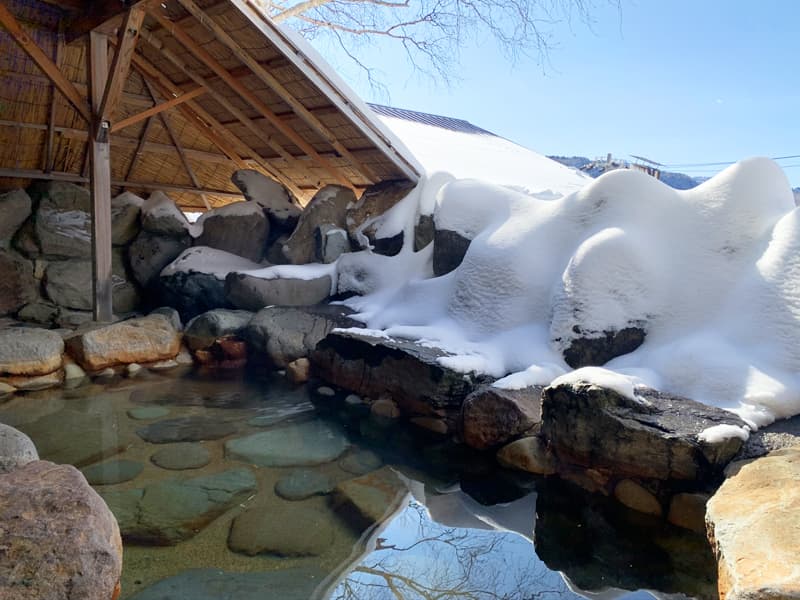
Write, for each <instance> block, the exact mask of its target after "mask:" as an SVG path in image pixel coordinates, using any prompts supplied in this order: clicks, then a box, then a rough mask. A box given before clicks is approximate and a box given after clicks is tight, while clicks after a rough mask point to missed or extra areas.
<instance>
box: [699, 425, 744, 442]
mask: <svg viewBox="0 0 800 600" xmlns="http://www.w3.org/2000/svg"><path fill="white" fill-rule="evenodd" d="M749 437H750V431H749V430H748V429H746V428H744V427H739V426H738V425H724V424H723V425H714V426H713V427H709V428H708V429H704V430H703V431H701V432H700V433H698V434H697V439H698V440H700V441H701V442H706V443H708V444H718V443H720V442H724V441H725V440H729V439H731V438H739V439H740V440H742V441H743V442H746V441H747V438H749Z"/></svg>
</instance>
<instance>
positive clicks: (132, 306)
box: [111, 275, 142, 315]
mask: <svg viewBox="0 0 800 600" xmlns="http://www.w3.org/2000/svg"><path fill="white" fill-rule="evenodd" d="M111 301H112V304H113V307H114V313H115V314H118V315H124V314H130V313H134V312H136V310H137V309H138V308H139V306H140V305H141V303H142V297H141V296H140V294H139V288H137V287H136V284H134V283H133V282H132V281H128V280H126V279H123V278H121V277H119V276H118V275H112V277H111Z"/></svg>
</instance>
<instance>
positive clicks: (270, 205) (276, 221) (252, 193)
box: [231, 169, 302, 262]
mask: <svg viewBox="0 0 800 600" xmlns="http://www.w3.org/2000/svg"><path fill="white" fill-rule="evenodd" d="M231 181H233V183H234V185H235V186H236V187H238V188H239V189H240V190H242V193H243V194H244V195H245V198H247V200H248V201H252V202H257V203H258V204H259V205H260V206H262V207H263V208H264V210H265V211H266V212H267V217H268V218H269V223H270V226H271V228H272V229H273V231H274V233H275V234H276V237H278V236H280V235H283V234H287V235H291V233H292V231H294V229H295V227H296V226H297V221H298V220H299V219H300V214H301V212H302V209H301V208H300V207H299V206H298V205H297V203H296V201H294V199H293V198H292V196H291V194H290V193H289V191H288V190H287V189H286V188H285V187H283V186H282V185H281V184H280V183H278V182H277V181H274V180H272V179H269V178H267V177H265V176H264V175H262V174H261V173H259V172H258V171H254V170H252V169H240V170H239V171H236V172H234V174H233V175H232V176H231ZM270 262H273V261H271V260H270Z"/></svg>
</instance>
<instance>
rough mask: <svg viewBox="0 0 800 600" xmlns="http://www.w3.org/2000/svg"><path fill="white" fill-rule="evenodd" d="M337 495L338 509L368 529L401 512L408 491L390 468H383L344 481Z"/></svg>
mask: <svg viewBox="0 0 800 600" xmlns="http://www.w3.org/2000/svg"><path fill="white" fill-rule="evenodd" d="M333 493H334V504H335V506H336V507H337V510H338V511H340V512H342V513H344V515H345V517H346V518H348V519H350V520H351V521H353V522H354V523H355V525H356V526H357V527H359V528H363V529H366V528H368V527H371V526H372V525H374V524H375V523H380V522H381V521H383V520H384V519H385V518H386V516H387V515H389V514H391V513H393V512H394V511H395V510H397V508H398V507H399V506H400V504H401V503H402V502H403V500H404V499H405V497H406V495H407V494H408V489H407V488H406V485H405V484H404V483H403V482H402V481H401V480H400V478H399V477H398V476H397V474H396V473H395V472H394V471H393V470H392V469H391V468H390V467H382V468H380V469H378V470H377V471H373V472H371V473H368V474H367V475H362V476H361V477H356V478H355V479H348V480H347V481H342V482H341V483H340V484H339V485H337V486H336V489H335V490H334V492H333Z"/></svg>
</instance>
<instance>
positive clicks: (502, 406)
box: [461, 385, 543, 450]
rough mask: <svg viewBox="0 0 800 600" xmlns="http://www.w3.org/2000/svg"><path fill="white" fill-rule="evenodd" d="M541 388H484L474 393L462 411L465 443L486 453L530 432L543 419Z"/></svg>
mask: <svg viewBox="0 0 800 600" xmlns="http://www.w3.org/2000/svg"><path fill="white" fill-rule="evenodd" d="M542 389H543V388H542V387H540V386H534V387H530V388H525V389H521V390H503V389H500V388H496V387H494V386H491V385H486V386H482V387H480V388H478V389H477V390H475V391H474V392H473V393H471V394H470V395H469V396H467V398H466V399H465V400H464V406H463V407H462V410H461V431H462V435H463V437H464V442H465V443H466V444H467V445H468V446H472V447H473V448H477V449H478V450H486V449H487V448H492V447H494V446H498V445H500V444H503V443H505V442H507V441H509V440H511V439H513V438H515V437H517V436H519V435H521V434H522V433H525V432H526V431H529V430H530V429H531V428H532V427H533V426H534V425H537V424H538V423H540V422H541V420H542V402H541V396H542Z"/></svg>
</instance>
